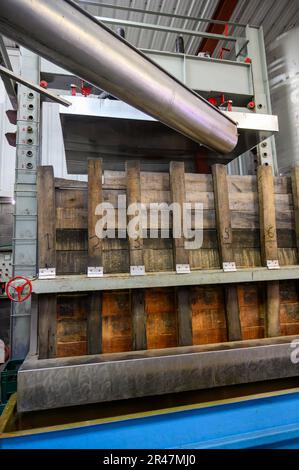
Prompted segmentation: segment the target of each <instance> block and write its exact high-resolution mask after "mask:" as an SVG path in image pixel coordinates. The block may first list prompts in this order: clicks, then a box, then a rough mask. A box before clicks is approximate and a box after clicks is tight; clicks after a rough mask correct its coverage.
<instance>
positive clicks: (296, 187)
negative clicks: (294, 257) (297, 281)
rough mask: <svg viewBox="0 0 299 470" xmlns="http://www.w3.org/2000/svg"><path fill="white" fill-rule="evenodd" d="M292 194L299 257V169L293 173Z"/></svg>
mask: <svg viewBox="0 0 299 470" xmlns="http://www.w3.org/2000/svg"><path fill="white" fill-rule="evenodd" d="M292 192H293V204H294V215H295V230H296V240H297V249H298V256H299V167H298V166H297V167H296V168H294V169H293V171H292Z"/></svg>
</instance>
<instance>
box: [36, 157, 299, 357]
mask: <svg viewBox="0 0 299 470" xmlns="http://www.w3.org/2000/svg"><path fill="white" fill-rule="evenodd" d="M119 195H126V196H127V204H130V203H134V202H141V203H144V204H145V205H146V206H148V205H149V204H150V203H162V202H164V203H171V202H180V203H183V202H190V203H192V204H194V203H196V202H199V203H202V204H203V227H204V233H203V245H202V247H201V248H200V249H197V250H186V249H185V248H184V241H185V240H184V238H183V237H181V238H179V239H177V238H176V239H172V235H171V233H170V237H169V238H166V239H165V238H161V237H160V238H157V239H151V238H145V237H143V238H141V237H139V238H138V239H137V240H133V239H130V238H126V239H105V240H99V239H98V238H97V237H96V235H95V224H96V222H97V220H98V218H99V217H98V216H97V215H96V214H95V207H96V206H97V204H99V203H101V202H103V201H106V202H110V203H111V204H112V205H113V206H114V207H116V206H117V197H118V196H119ZM298 206H299V170H298V169H296V170H294V173H293V178H292V179H291V178H288V177H279V178H273V177H272V169H271V168H270V167H267V166H261V167H259V169H258V174H257V177H254V176H228V175H227V174H226V169H225V167H224V166H222V165H215V166H214V167H213V173H212V175H200V174H188V173H185V172H184V165H183V163H180V162H172V163H171V164H170V169H169V174H167V173H150V172H147V173H143V172H140V168H139V163H138V162H137V161H136V162H134V161H131V162H128V164H127V166H126V171H125V172H113V171H109V172H107V171H105V172H103V171H102V164H101V160H90V161H89V173H88V183H84V182H77V181H70V180H61V179H55V178H54V176H53V169H52V168H51V167H40V168H39V170H38V239H39V241H38V246H39V268H46V267H47V268H50V267H55V268H56V273H57V275H68V276H72V275H74V274H86V273H87V268H88V266H103V268H104V273H105V274H108V273H114V274H118V273H119V274H120V273H129V272H130V266H132V265H134V266H135V265H144V266H145V271H146V272H148V273H149V272H157V273H158V272H165V271H166V272H167V271H173V270H175V269H176V265H177V264H190V268H191V270H209V269H215V268H218V269H221V268H222V266H223V263H225V262H235V263H236V266H237V269H242V268H245V267H260V266H266V265H267V262H268V261H272V262H273V261H276V260H278V261H279V264H280V266H286V265H298V247H299V213H298V211H299V209H298ZM151 228H156V229H158V230H159V228H160V227H159V225H158V226H155V227H151ZM182 275H183V274H182ZM295 334H299V289H298V281H280V282H278V281H275V282H268V283H260V284H255V283H250V284H246V285H229V284H228V285H225V286H224V287H221V286H198V287H178V288H155V289H145V290H144V289H143V290H141V289H133V290H132V291H125V290H121V291H115V292H111V291H109V292H108V291H106V292H92V293H84V292H78V293H76V294H63V295H60V294H59V295H58V294H41V295H39V357H41V358H47V357H56V356H59V357H62V356H73V355H83V354H93V353H101V352H102V353H108V352H117V351H130V350H142V349H159V348H165V347H173V346H180V345H181V346H183V345H190V344H207V343H218V342H224V341H235V340H239V339H256V338H262V337H276V336H280V335H295Z"/></svg>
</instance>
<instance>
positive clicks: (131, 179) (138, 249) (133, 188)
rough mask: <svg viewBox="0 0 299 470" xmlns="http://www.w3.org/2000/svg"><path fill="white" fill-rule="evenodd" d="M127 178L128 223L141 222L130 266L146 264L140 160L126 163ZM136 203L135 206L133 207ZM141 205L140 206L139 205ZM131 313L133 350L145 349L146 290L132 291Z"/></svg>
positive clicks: (132, 241) (132, 244) (133, 239)
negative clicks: (141, 206) (141, 205)
mask: <svg viewBox="0 0 299 470" xmlns="http://www.w3.org/2000/svg"><path fill="white" fill-rule="evenodd" d="M126 179H127V207H129V206H131V208H132V209H134V210H132V211H131V212H130V215H129V216H128V224H130V222H131V223H132V222H133V221H134V218H136V217H137V216H138V215H139V223H138V224H136V227H135V228H136V230H137V232H136V234H135V237H130V235H129V247H130V253H129V258H130V267H131V266H144V256H143V238H142V216H141V212H140V203H141V181H140V163H139V161H134V160H132V161H130V162H127V163H126ZM133 205H135V207H132V206H133ZM138 206H139V207H138ZM131 313H132V348H133V350H136V351H138V350H144V349H146V348H147V338H146V311H145V298H144V290H142V289H140V290H139V289H138V290H133V291H132V292H131Z"/></svg>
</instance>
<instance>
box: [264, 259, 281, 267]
mask: <svg viewBox="0 0 299 470" xmlns="http://www.w3.org/2000/svg"><path fill="white" fill-rule="evenodd" d="M267 268H268V269H280V266H279V261H278V260H277V259H270V260H269V259H268V260H267Z"/></svg>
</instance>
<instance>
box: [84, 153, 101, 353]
mask: <svg viewBox="0 0 299 470" xmlns="http://www.w3.org/2000/svg"><path fill="white" fill-rule="evenodd" d="M102 174H103V170H102V160H100V159H94V160H92V159H90V160H88V266H89V267H102V266H103V243H102V240H101V239H99V238H98V237H97V236H96V232H95V227H96V223H97V220H98V219H97V216H96V214H95V211H96V207H97V205H98V204H100V203H102V202H103V191H102ZM87 351H88V354H97V353H100V352H101V351H102V293H101V292H92V293H91V294H90V302H89V312H88V315H87Z"/></svg>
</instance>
